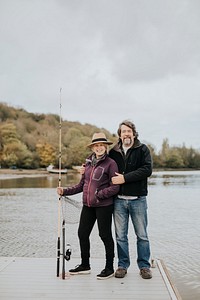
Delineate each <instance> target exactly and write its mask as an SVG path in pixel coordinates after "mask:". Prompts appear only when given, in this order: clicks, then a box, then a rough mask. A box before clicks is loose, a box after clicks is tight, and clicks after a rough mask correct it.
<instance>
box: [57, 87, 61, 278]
mask: <svg viewBox="0 0 200 300" xmlns="http://www.w3.org/2000/svg"><path fill="white" fill-rule="evenodd" d="M61 91H62V88H60V114H59V115H60V121H59V155H58V164H59V167H58V168H59V173H58V187H61V163H62V158H61V153H62V152H61V134H62V132H61V131H62V117H61V107H62V106H61ZM60 211H61V196H59V198H58V239H57V277H59V275H60V255H61V253H60V222H61V218H60Z"/></svg>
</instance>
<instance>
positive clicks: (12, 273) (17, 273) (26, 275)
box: [0, 257, 181, 300]
mask: <svg viewBox="0 0 200 300" xmlns="http://www.w3.org/2000/svg"><path fill="white" fill-rule="evenodd" d="M78 263H79V259H78V258H72V259H71V260H70V261H68V262H66V270H68V269H70V268H73V267H74V266H75V265H77V264H78ZM104 263H105V262H104V260H103V259H99V258H91V274H89V275H69V274H68V273H66V279H65V280H63V279H61V278H60V277H57V276H56V258H55V259H54V258H21V257H16V258H14V257H1V258H0V299H1V300H27V299H28V300H45V299H48V300H67V299H70V300H75V299H76V300H80V299H81V300H88V299H91V300H96V299H99V300H100V299H101V300H108V299H109V300H110V299H115V300H119V299H120V300H121V299H125V300H129V299H131V300H140V299H141V300H144V299H148V300H181V297H180V295H179V293H178V291H177V289H176V288H175V286H174V285H173V283H172V281H171V280H170V278H169V274H168V272H167V269H166V267H165V266H164V264H163V262H162V260H156V261H155V268H152V273H153V278H152V279H150V280H145V279H142V278H141V277H140V275H139V270H138V269H137V268H136V267H134V266H131V267H130V268H129V269H128V273H127V275H126V276H125V278H122V279H119V278H115V277H112V278H109V279H107V280H97V279H96V275H97V274H98V273H99V272H100V271H101V270H102V269H103V268H104Z"/></svg>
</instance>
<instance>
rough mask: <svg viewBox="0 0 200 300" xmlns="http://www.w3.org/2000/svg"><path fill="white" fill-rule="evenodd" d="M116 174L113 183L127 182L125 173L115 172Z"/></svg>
mask: <svg viewBox="0 0 200 300" xmlns="http://www.w3.org/2000/svg"><path fill="white" fill-rule="evenodd" d="M115 174H116V176H114V177H112V183H113V184H123V183H124V182H125V180H124V175H122V174H119V173H117V172H115Z"/></svg>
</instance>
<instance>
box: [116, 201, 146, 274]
mask: <svg viewBox="0 0 200 300" xmlns="http://www.w3.org/2000/svg"><path fill="white" fill-rule="evenodd" d="M129 216H130V218H131V221H132V224H133V227H134V230H135V234H136V236H137V264H138V267H139V269H141V268H150V263H149V259H150V245H149V240H148V235H147V201H146V196H142V197H139V198H138V199H136V200H125V199H119V198H116V199H115V201H114V224H115V233H116V241H117V253H118V267H122V268H125V269H127V268H128V267H129V266H130V256H129V244H128V225H129Z"/></svg>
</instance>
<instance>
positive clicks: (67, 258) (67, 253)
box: [64, 244, 72, 261]
mask: <svg viewBox="0 0 200 300" xmlns="http://www.w3.org/2000/svg"><path fill="white" fill-rule="evenodd" d="M71 254H72V248H71V245H70V244H67V245H66V252H65V255H64V258H65V259H66V260H67V261H69V260H70V258H71Z"/></svg>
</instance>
